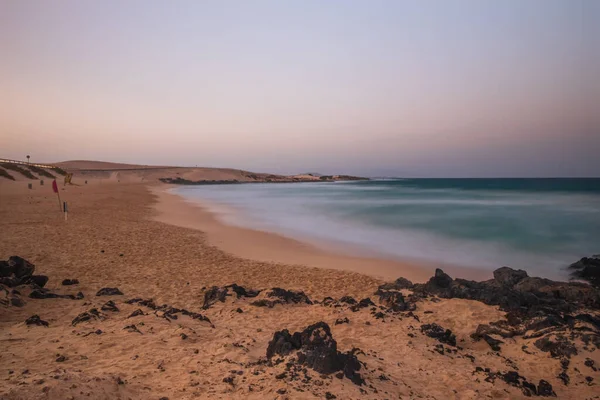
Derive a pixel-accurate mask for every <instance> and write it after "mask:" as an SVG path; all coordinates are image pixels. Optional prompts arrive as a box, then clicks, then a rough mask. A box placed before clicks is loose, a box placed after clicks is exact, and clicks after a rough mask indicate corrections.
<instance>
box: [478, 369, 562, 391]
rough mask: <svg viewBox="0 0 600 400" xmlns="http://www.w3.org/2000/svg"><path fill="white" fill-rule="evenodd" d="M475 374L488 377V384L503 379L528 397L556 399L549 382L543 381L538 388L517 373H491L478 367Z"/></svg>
mask: <svg viewBox="0 0 600 400" xmlns="http://www.w3.org/2000/svg"><path fill="white" fill-rule="evenodd" d="M475 372H482V373H485V374H486V375H487V378H486V379H485V380H486V381H487V382H491V383H494V382H495V380H496V379H501V380H502V381H504V382H506V383H507V384H509V385H511V386H514V387H516V388H519V389H521V391H522V392H523V394H524V395H525V396H527V397H531V396H542V397H556V393H555V392H554V389H553V388H552V385H551V384H550V383H548V382H547V381H545V380H543V379H541V380H540V381H539V382H538V384H537V386H536V385H535V384H534V383H531V382H529V381H528V380H527V378H525V377H524V376H522V375H520V374H519V373H518V372H517V371H508V372H504V373H503V372H491V371H490V370H489V369H485V370H484V369H483V368H480V367H478V368H477V369H476V370H475Z"/></svg>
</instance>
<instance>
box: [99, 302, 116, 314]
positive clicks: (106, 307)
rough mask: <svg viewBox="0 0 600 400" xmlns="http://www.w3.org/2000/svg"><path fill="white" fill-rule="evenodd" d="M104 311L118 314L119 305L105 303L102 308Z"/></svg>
mask: <svg viewBox="0 0 600 400" xmlns="http://www.w3.org/2000/svg"><path fill="white" fill-rule="evenodd" d="M100 309H101V310H102V311H112V312H118V311H119V308H118V307H117V305H116V304H115V302H114V301H112V300H109V301H107V302H106V303H104V305H103V306H102V307H101V308H100Z"/></svg>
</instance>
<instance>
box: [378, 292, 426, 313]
mask: <svg viewBox="0 0 600 400" xmlns="http://www.w3.org/2000/svg"><path fill="white" fill-rule="evenodd" d="M377 294H379V303H380V304H381V305H383V306H384V307H386V308H387V309H388V310H390V311H395V312H398V311H414V310H416V309H417V306H416V304H415V303H412V302H406V301H405V300H404V296H403V295H402V293H401V292H397V291H388V290H378V291H377Z"/></svg>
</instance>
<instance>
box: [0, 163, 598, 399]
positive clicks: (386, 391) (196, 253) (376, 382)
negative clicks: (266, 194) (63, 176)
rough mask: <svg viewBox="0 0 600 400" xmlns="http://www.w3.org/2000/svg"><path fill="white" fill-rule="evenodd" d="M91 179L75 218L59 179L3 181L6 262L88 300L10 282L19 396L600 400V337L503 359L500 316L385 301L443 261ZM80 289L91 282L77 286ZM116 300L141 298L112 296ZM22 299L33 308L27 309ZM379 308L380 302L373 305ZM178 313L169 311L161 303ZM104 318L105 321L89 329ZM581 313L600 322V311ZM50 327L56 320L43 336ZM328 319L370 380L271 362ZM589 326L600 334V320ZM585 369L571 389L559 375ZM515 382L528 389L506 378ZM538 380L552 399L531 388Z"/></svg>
mask: <svg viewBox="0 0 600 400" xmlns="http://www.w3.org/2000/svg"><path fill="white" fill-rule="evenodd" d="M103 174H104V173H103ZM83 179H84V178H83V177H80V178H79V179H77V180H76V181H75V183H77V184H78V186H67V187H62V185H61V186H60V194H61V198H62V200H63V201H67V202H68V204H69V210H70V213H69V219H68V221H65V220H64V218H63V214H62V213H60V212H59V211H58V205H57V199H56V197H55V195H54V193H52V191H51V188H50V186H48V183H46V185H45V186H40V185H39V184H38V183H37V182H36V183H35V184H34V188H33V189H31V190H29V189H27V186H26V184H25V182H24V181H23V180H19V181H17V182H2V184H0V229H1V232H2V237H1V240H0V260H5V259H8V258H9V257H11V256H20V257H22V258H24V259H25V260H27V261H29V262H31V263H33V264H34V265H35V271H36V272H35V273H36V274H43V275H46V276H48V278H49V281H48V283H47V284H46V286H45V289H48V291H49V292H51V293H57V294H73V295H75V294H76V293H78V292H82V293H83V295H84V297H83V298H82V299H79V298H76V299H68V298H44V299H39V298H30V297H28V296H29V293H31V292H32V291H35V287H32V286H31V285H30V286H19V287H17V288H15V289H11V288H8V287H3V291H4V293H5V295H6V299H8V300H7V301H6V303H7V304H3V305H1V306H0V354H1V355H0V376H2V382H3V383H2V385H0V386H1V389H0V398H2V399H37V398H39V399H66V398H74V399H79V398H88V399H90V398H91V399H103V398H111V399H114V398H120V399H129V398H131V399H138V398H139V399H142V398H143V399H164V398H168V399H191V398H222V399H229V398H257V399H258V398H282V399H283V398H298V399H304V398H327V399H333V398H338V399H352V398H372V399H380V398H407V399H408V398H438V399H442V398H444V399H446V398H456V399H479V398H498V399H501V398H506V399H508V398H523V397H527V396H528V395H529V396H530V395H532V390H533V391H534V392H535V393H533V394H534V395H536V394H537V395H544V394H543V393H548V395H551V394H549V393H553V394H555V395H556V396H558V397H559V398H572V399H588V398H589V399H591V398H597V393H598V392H597V387H596V385H597V380H598V379H599V378H600V377H599V375H598V372H597V370H596V369H592V367H590V366H588V365H596V366H597V365H599V364H600V358H599V357H600V355H599V352H598V351H597V350H595V346H597V342H594V340H597V339H589V338H588V340H591V342H589V341H588V343H587V344H585V343H584V342H582V340H585V339H581V338H574V339H573V338H572V340H573V341H574V342H575V343H576V346H577V347H576V348H577V351H576V352H575V353H574V354H573V353H571V354H568V357H566V356H560V357H558V356H556V354H554V353H552V354H550V353H549V352H548V351H547V350H544V349H542V348H540V347H539V346H536V345H535V344H534V342H536V340H537V339H539V337H540V336H535V335H533V337H527V335H523V334H521V335H517V334H514V335H509V336H507V337H504V336H502V337H500V336H497V335H496V336H494V337H495V338H497V339H501V341H502V343H503V344H502V345H501V347H502V349H501V351H498V350H493V349H491V348H490V346H491V345H490V344H489V342H486V341H487V339H486V340H475V339H474V338H473V337H472V335H473V333H474V332H475V331H478V330H479V329H478V327H479V326H480V325H488V324H490V323H492V322H494V321H500V320H504V319H505V316H506V315H507V314H506V312H505V311H502V310H500V308H501V307H499V306H497V305H487V304H484V302H482V301H475V300H468V299H459V298H444V299H440V298H438V297H437V296H435V295H431V294H429V295H425V296H421V297H411V296H410V294H411V290H409V289H407V288H400V287H399V286H397V287H396V289H398V290H397V291H395V290H392V291H391V293H394V296H393V299H394V300H389V298H388V297H386V296H387V295H382V294H381V293H383V292H379V295H376V294H375V292H376V291H378V287H380V286H381V285H383V284H384V283H385V282H392V281H394V280H395V279H396V278H399V277H401V276H402V277H405V278H407V279H409V280H411V281H413V283H417V282H418V283H423V282H427V281H428V279H429V278H431V277H432V276H433V275H434V270H435V266H432V265H423V264H416V263H402V262H398V261H389V260H378V259H369V258H361V257H354V256H347V255H344V254H339V253H336V252H327V251H324V250H321V249H317V248H315V247H314V246H311V245H308V244H305V243H302V242H298V241H295V240H293V239H289V238H285V237H282V236H278V235H275V234H271V233H266V232H258V231H253V230H250V229H244V228H237V227H231V226H226V225H223V224H221V223H220V222H219V221H218V220H217V219H216V218H215V217H214V215H212V214H210V213H209V212H207V211H206V210H205V209H203V208H201V207H199V206H197V205H193V204H190V203H187V202H185V201H184V200H183V199H181V198H179V197H178V196H175V195H173V194H170V193H168V192H167V191H166V189H168V188H169V186H167V185H162V184H158V183H155V182H148V181H149V179H146V180H145V181H144V179H142V178H139V181H138V180H137V178H136V179H123V181H121V179H115V176H114V175H113V174H108V177H104V178H103V179H99V178H96V177H94V176H92V175H89V176H88V177H86V180H87V181H88V183H87V184H84V183H83ZM444 271H446V272H447V273H449V274H450V275H451V276H452V277H453V278H456V277H461V278H469V279H477V280H482V279H490V278H492V276H491V273H485V272H481V275H477V273H475V275H470V276H466V275H461V274H462V273H465V274H466V273H468V272H467V270H462V269H460V268H456V269H452V268H444ZM65 279H77V280H78V282H79V283H78V284H75V285H69V286H64V285H62V284H61V282H62V281H63V280H65ZM234 283H235V284H237V285H239V286H241V287H243V288H245V290H260V293H259V294H258V295H257V296H256V298H253V297H251V296H246V295H239V294H238V293H237V292H236V295H233V293H232V290H233V289H232V288H231V287H230V288H229V292H228V295H225V294H223V295H222V296H220V295H217V294H215V293H224V291H225V289H226V288H224V287H225V286H226V285H231V284H234ZM434 283H435V282H434ZM434 286H435V285H434ZM213 287H216V288H215V290H214V291H213V292H211V290H210V289H211V288H213ZM102 288H118V289H119V291H120V292H121V293H123V294H122V295H109V296H102V295H101V296H97V295H96V293H97V292H98V291H99V290H100V289H102ZM217 288H221V289H218V290H217ZM271 288H283V289H285V290H289V291H292V292H290V293H296V294H298V293H299V292H303V295H302V296H304V295H305V296H306V297H307V299H309V301H304V300H302V301H296V300H294V299H292V298H291V297H290V298H287V297H285V296H288V295H287V294H286V295H285V296H284V297H285V299H284V300H281V301H280V303H281V304H280V303H275V304H269V302H270V301H273V299H275V300H277V299H278V298H279V297H277V296H276V295H275V294H273V293H274V292H272V291H271V292H270V291H269V290H270V289H271ZM411 288H412V286H411ZM388 289H389V288H388ZM13 290H17V291H18V293H17V294H15V293H13V292H12V291H13ZM423 290H424V289H423ZM428 290H430V289H428ZM431 290H433V289H431ZM578 290H579V289H578ZM581 290H583V289H581ZM585 290H587V289H585ZM0 292H1V291H0ZM384 292H386V293H388V294H389V293H390V292H388V290H387V289H385V290H384ZM414 292H415V293H417V292H418V290H417V289H416V287H415V289H414ZM211 293H212V294H211ZM396 293H397V294H396ZM400 293H403V294H404V297H403V296H402V295H400ZM585 293H588V292H585ZM11 296H19V298H21V299H22V300H23V302H24V304H23V305H22V306H15V305H14V304H11V302H10V300H9V299H10V298H11ZM211 296H212V297H211ZM215 296H216V297H215ZM290 296H291V295H290ZM294 296H296V295H294ZM294 296H292V297H294ZM302 296H300V297H302ZM344 296H351V297H352V301H350V300H347V299H346V300H341V299H344ZM407 296H408V297H407ZM219 297H220V299H222V300H223V301H220V299H219ZM294 298H295V297H294ZM302 298H303V297H302ZM328 298H330V300H328ZM367 298H369V299H371V300H372V301H373V302H374V303H373V304H372V305H368V303H365V304H367V305H366V306H364V307H362V306H361V307H359V306H358V305H356V304H357V301H359V300H361V299H367ZM399 298H402V301H401V302H400V303H398V302H399V301H400V300H399ZM135 299H138V300H135ZM149 299H152V302H140V301H141V300H149ZM257 299H258V300H257ZM131 300H134V301H131ZM109 301H112V302H113V304H112V305H110V304H109V305H108V306H107V302H109ZM257 301H262V304H263V305H265V304H266V305H267V306H262V307H261V306H258V305H257V304H256V303H257ZM309 303H311V304H309ZM361 303H362V302H361ZM163 304H164V305H168V307H162V308H161V307H159V306H156V305H163ZM353 304H354V306H353ZM153 305H154V306H153ZM399 305H401V307H399ZM113 306H114V307H113ZM169 307H171V308H169ZM94 308H95V309H96V310H99V315H97V316H93V315H92V316H91V317H90V319H88V320H86V321H83V322H81V323H79V322H78V323H75V321H74V320H76V318H77V317H78V316H81V315H82V313H85V312H89V311H90V310H91V309H94ZM115 308H116V310H115ZM138 309H139V310H140V311H137V310H138ZM173 309H174V310H176V311H173ZM165 310H171V311H165ZM182 310H183V311H182ZM194 313H196V314H194ZM579 313H580V314H583V313H588V315H595V316H596V317H594V318H597V311H594V310H587V309H583V310H580V311H579ZM590 313H591V314H590ZM135 314H137V315H135ZM32 315H39V317H40V318H41V319H42V320H43V321H46V322H48V326H47V327H46V326H38V325H36V324H31V325H28V324H26V323H25V321H26V320H27V319H28V318H29V317H31V316H32ZM132 315H133V316H132ZM173 315H175V318H173ZM198 315H202V316H203V317H202V318H200V317H198ZM88 316H89V315H88ZM204 317H206V319H208V320H204V319H203V318H204ZM321 321H322V322H325V323H326V324H327V325H328V326H329V327H330V329H331V335H332V337H333V339H334V340H335V341H336V342H337V350H338V351H339V352H341V353H344V354H345V353H346V352H351V350H352V349H355V348H356V349H360V351H359V350H355V351H354V352H352V354H356V357H357V359H358V361H359V362H360V370H359V373H360V376H361V379H363V380H364V382H363V383H362V384H357V383H356V382H353V381H352V380H351V379H350V378H349V377H348V376H349V375H346V377H344V374H343V373H342V375H341V376H340V377H338V376H337V375H339V374H332V373H324V372H318V369H319V368H317V367H315V368H316V370H315V369H314V368H312V369H311V368H308V369H307V368H303V367H302V366H301V365H300V367H298V368H299V369H298V370H296V369H295V368H296V367H297V366H296V364H295V361H294V360H295V358H294V356H293V355H292V356H291V357H292V358H290V355H288V354H284V353H281V354H280V356H275V357H273V358H267V357H266V352H267V348H268V347H269V344H270V342H272V341H273V338H274V333H275V332H277V331H282V330H285V329H287V330H289V332H290V333H293V332H300V331H303V330H304V329H306V328H307V327H309V326H311V325H312V324H315V323H317V322H321ZM431 324H437V325H439V326H441V327H443V330H442V332H444V331H445V330H447V329H449V330H450V331H451V335H452V336H453V337H454V338H455V340H445V339H440V336H439V335H437V336H436V335H435V334H431V335H430V334H429V333H430V331H431V329H432V328H431ZM588 325H589V324H588ZM588 325H586V326H588ZM424 326H425V327H424ZM561 326H562V325H561ZM571 328H573V326H572V327H571ZM565 329H566V328H565ZM586 329H591V330H592V332H596V333H593V335H596V336H594V337H596V338H597V329H598V327H597V326H596V327H594V326H593V323H592V324H591V328H586ZM434 330H435V329H434ZM568 332H571V331H567V333H568ZM496 333H497V332H496ZM563 333H565V332H564V331H563ZM492 335H493V334H492ZM442 336H443V335H442ZM445 337H446V338H448V337H450V335H446V336H445ZM452 343H454V344H452ZM594 343H596V344H595V345H594ZM440 346H441V347H440ZM344 357H345V356H344ZM567 359H568V362H567V364H569V363H570V367H569V369H568V374H569V376H570V383H569V385H566V384H564V383H563V381H561V379H559V378H558V376H559V375H560V373H561V371H566V370H565V369H564V365H563V364H561V362H563V361H562V360H567ZM588 360H589V361H588ZM594 368H595V367H594ZM294 371H296V372H294ZM510 371H518V376H521V378H522V379H521V378H519V379H516V381H515V382H513V381H511V380H510V379H509V378H507V377H506V376H508V375H506V376H505V375H503V374H507V373H508V372H510ZM297 374H300V375H301V377H298V376H297ZM587 377H590V378H591V379H592V380H589V379H586V378H587ZM524 379H526V382H532V383H533V387H534V389H531V388H529V389H527V388H528V386H527V385H525V386H523V382H524ZM541 381H544V382H546V383H549V385H550V387H551V389H550V391H548V390H547V386H545V385H546V384H545V383H540V382H541ZM540 393H541V394H540ZM594 396H596V397H594Z"/></svg>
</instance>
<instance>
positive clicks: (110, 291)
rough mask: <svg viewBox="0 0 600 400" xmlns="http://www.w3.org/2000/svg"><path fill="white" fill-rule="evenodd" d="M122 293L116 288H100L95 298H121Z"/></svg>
mask: <svg viewBox="0 0 600 400" xmlns="http://www.w3.org/2000/svg"><path fill="white" fill-rule="evenodd" d="M122 295H123V292H121V291H120V290H119V289H118V288H107V287H105V288H102V289H100V290H98V293H96V296H122Z"/></svg>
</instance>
